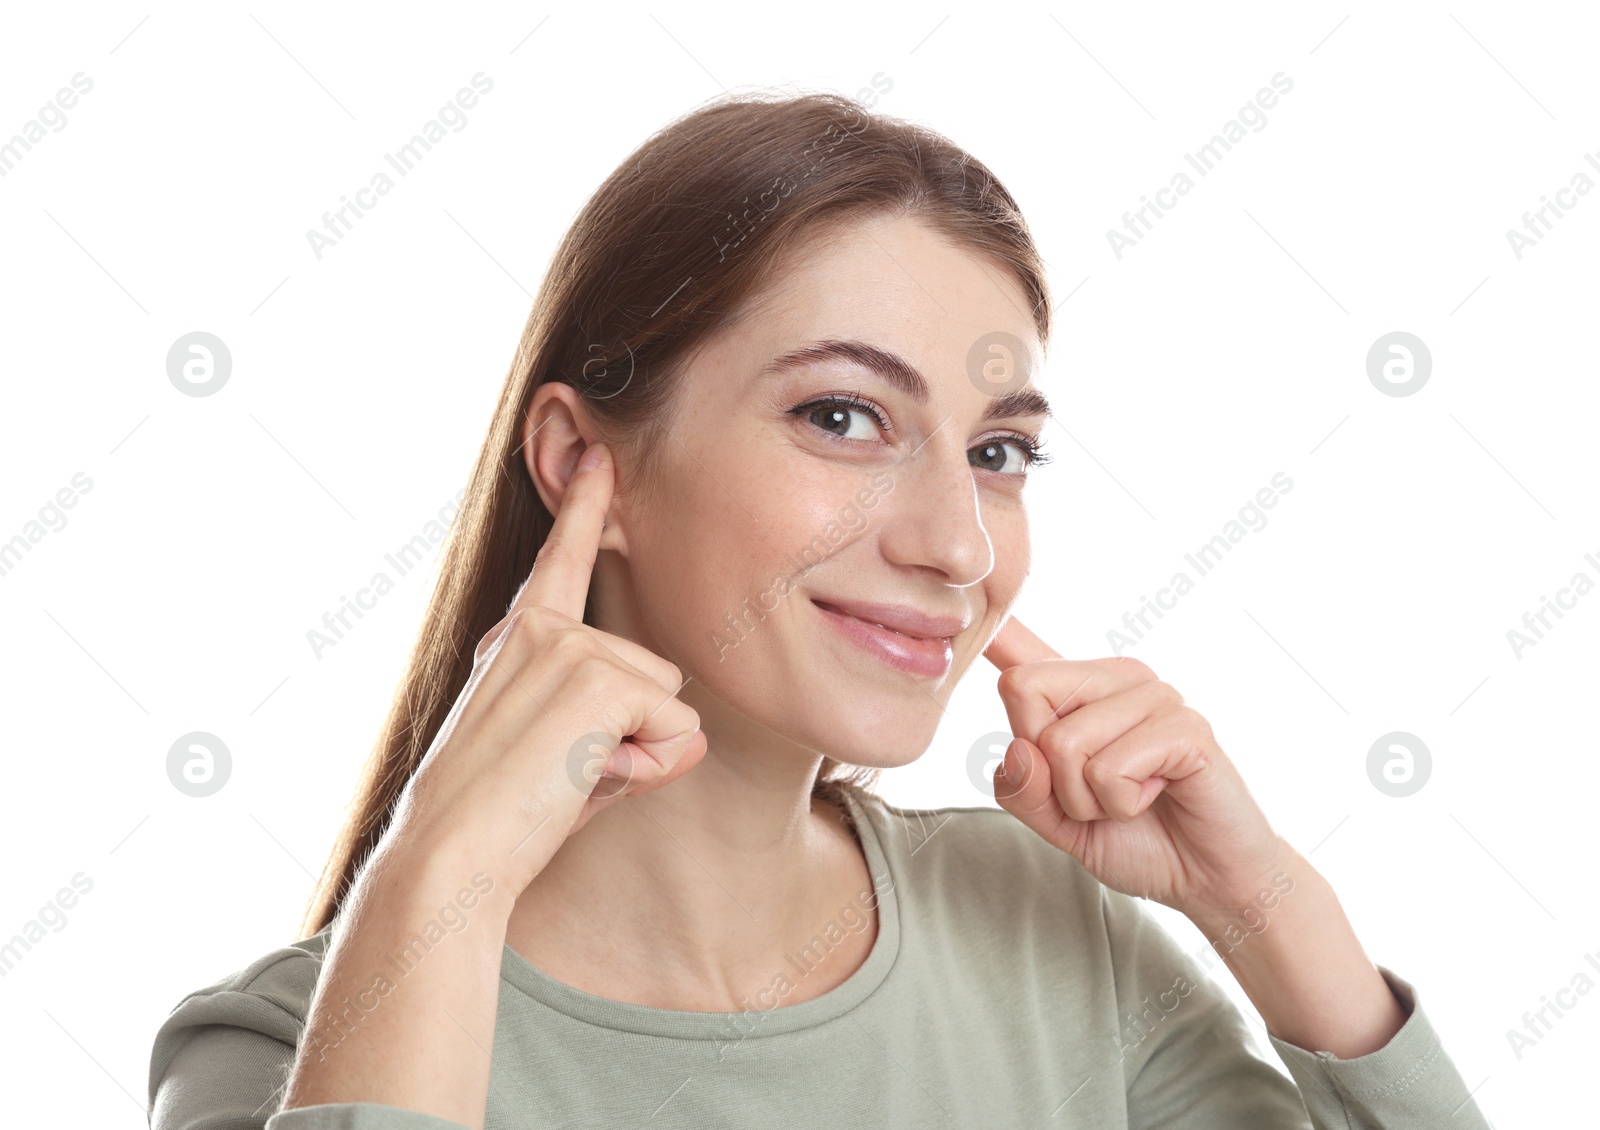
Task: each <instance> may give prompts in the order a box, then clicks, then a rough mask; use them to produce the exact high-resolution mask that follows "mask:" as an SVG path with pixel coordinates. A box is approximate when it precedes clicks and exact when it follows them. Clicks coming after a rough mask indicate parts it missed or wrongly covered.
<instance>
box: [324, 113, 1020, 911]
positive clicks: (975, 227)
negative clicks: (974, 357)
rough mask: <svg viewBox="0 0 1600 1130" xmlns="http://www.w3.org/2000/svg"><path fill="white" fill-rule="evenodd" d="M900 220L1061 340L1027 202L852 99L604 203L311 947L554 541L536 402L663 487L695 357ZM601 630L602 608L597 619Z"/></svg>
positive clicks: (499, 438) (496, 427) (559, 275)
mask: <svg viewBox="0 0 1600 1130" xmlns="http://www.w3.org/2000/svg"><path fill="white" fill-rule="evenodd" d="M885 213H886V214H890V215H904V216H913V217H915V218H917V219H919V220H921V221H922V222H924V223H926V224H927V225H928V226H929V227H930V228H931V229H933V230H934V231H936V232H939V233H940V234H941V235H943V236H944V237H945V238H947V239H949V240H951V241H952V242H954V243H956V244H957V245H958V246H962V247H964V248H968V249H970V250H972V251H974V252H976V253H979V254H982V255H984V256H986V257H987V258H988V259H989V260H990V261H992V262H994V263H996V264H998V265H999V266H1000V267H1001V268H1002V269H1003V270H1005V271H1008V272H1009V273H1010V274H1011V275H1012V276H1013V277H1014V278H1015V279H1016V281H1017V282H1018V283H1019V284H1020V285H1021V288H1022V291H1023V293H1024V294H1025V295H1026V296H1027V298H1028V300H1029V302H1030V304H1031V305H1032V308H1033V317H1034V321H1035V324H1036V326H1037V329H1038V332H1039V337H1040V340H1041V341H1046V342H1047V341H1048V340H1049V332H1050V299H1049V292H1048V290H1047V288H1046V284H1045V278H1044V269H1043V264H1042V261H1041V260H1040V258H1039V254H1038V251H1037V249H1036V248H1035V247H1034V243H1033V239H1032V236H1031V235H1030V234H1029V232H1028V229H1027V226H1026V225H1025V224H1024V222H1023V219H1022V215H1021V213H1020V211H1019V210H1018V208H1017V205H1016V202H1015V201H1014V200H1013V199H1012V197H1011V194H1010V193H1009V192H1007V191H1006V189H1005V187H1004V186H1002V185H1001V183H1000V182H999V180H997V179H996V178H995V176H994V174H992V173H991V172H990V171H989V170H988V169H987V168H986V167H984V165H983V164H982V163H980V162H979V161H978V160H977V159H976V158H974V157H972V156H971V155H969V154H968V153H967V152H965V151H964V150H963V149H961V148H960V147H959V146H957V145H955V144H954V143H953V142H951V141H950V140H949V139H947V138H945V137H943V136H941V135H939V134H937V133H935V132H933V131H932V130H929V129H927V128H925V127H922V126H919V125H916V124H913V123H910V122H906V121H902V120H900V119H897V118H892V117H888V116H886V115H883V114H880V113H873V112H871V111H870V110H869V109H868V108H867V107H866V106H864V105H863V104H862V103H860V102H858V101H856V100H854V99H851V98H846V97H843V96H840V95H836V94H831V93H816V94H805V95H801V96H786V97H776V96H774V95H772V94H768V93H757V94H754V95H749V94H746V95H729V96H725V97H721V98H718V99H716V100H714V101H712V102H710V103H708V104H706V105H705V106H703V107H701V108H700V109H698V110H695V111H693V112H691V113H689V114H687V115H685V116H683V117H681V118H679V119H678V120H677V121H674V122H672V123H670V124H669V125H667V126H666V127H665V128H663V129H661V130H660V131H659V132H657V133H656V134H655V135H654V136H652V137H651V138H650V139H649V140H647V141H646V142H645V143H644V144H643V145H641V146H640V147H639V148H638V149H637V150H635V151H634V153H633V154H632V155H631V156H629V157H628V158H627V159H626V160H624V161H623V162H622V163H621V165H619V166H618V167H617V169H616V171H615V172H613V173H612V174H611V175H610V177H608V178H607V179H606V181H605V183H604V184H602V185H601V186H600V188H599V189H598V190H597V191H596V192H595V193H594V195H593V196H592V197H591V198H590V199H589V201H588V202H587V204H586V205H585V206H584V208H583V210H582V211H581V212H580V213H579V215H578V217H577V219H576V220H574V221H573V224H572V227H571V228H570V229H569V230H568V231H567V233H566V236H565V238H564V239H563V240H562V241H561V244H560V246H559V247H558V248H557V249H556V252H555V255H554V256H553V258H552V260H551V262H550V267H549V270H548V271H547V272H546V275H545V278H544V282H543V284H542V285H541V287H540V289H539V294H538V297H537V298H535V299H534V303H533V309H532V311H531V312H530V313H529V315H528V320H527V323H526V325H525V326H524V327H523V331H522V339H521V340H520V341H519V342H518V343H517V350H516V354H515V356H514V357H513V359H512V362H511V369H510V372H509V373H508V374H507V375H506V380H505V385H504V387H503V388H502V389H501V393H500V402H499V404H498V405H497V407H496V409H495V413H494V417H493V419H492V420H491V421H490V424H489V433H488V435H487V437H486V438H485V439H484V442H483V448H482V450H481V451H480V452H479V454H478V459H477V462H476V463H475V465H474V466H473V468H472V474H471V477H470V479H469V480H468V484H467V490H466V496H465V498H464V499H463V502H462V506H461V509H460V511H459V513H458V514H457V516H456V519H455V522H454V524H453V525H452V527H451V530H450V533H449V536H448V539H447V541H446V543H445V546H444V550H443V556H442V558H441V563H440V573H439V578H438V582H437V584H436V586H435V588H434V591H433V596H432V598H431V600H430V601H429V603H428V609H427V613H426V614H425V616H424V618H423V621H422V627H421V631H420V633H419V634H418V637H417V642H416V644H415V646H414V647H413V649H412V652H411V658H410V662H409V664H408V666H407V669H406V675H405V679H404V681H403V682H402V683H401V684H400V687H399V689H398V691H397V693H396V695H395V698H394V701H393V704H392V705H391V706H390V708H389V713H388V717H387V718H386V719H385V720H384V724H383V729H382V732H381V733H380V734H379V736H378V740H377V743H376V745H375V747H374V748H373V750H372V753H371V755H370V756H369V758H368V760H367V763H366V765H365V767H364V768H363V770H362V774H361V779H360V784H359V787H358V790H357V793H356V796H355V798H354V801H353V803H352V805H351V807H350V809H349V813H348V816H347V819H346V822H345V825H344V827H343V828H342V830H341V832H340V835H339V838H338V840H337V841H336V843H335V845H334V848H333V851H332V853H331V854H330V856H329V858H328V861H327V863H326V864H325V865H324V868H323V873H322V877H321V879H320V880H319V882H318V885H317V888H316V890H315V891H314V892H313V894H312V897H311V900H310V901H309V903H308V904H307V908H306V914H305V918H304V920H303V922H302V928H304V929H305V930H306V933H305V934H304V935H302V936H309V935H310V934H314V933H316V932H318V931H320V930H321V929H322V928H323V927H324V926H326V925H328V923H329V922H331V921H332V920H333V918H334V916H335V915H336V914H337V913H338V911H339V908H340V906H341V905H342V902H343V899H344V895H345V893H346V892H347V891H348V890H349V888H350V885H351V883H352V882H354V880H355V878H356V875H357V874H358V873H359V871H360V869H361V867H362V866H363V864H364V863H365V861H366V859H367V857H368V855H369V854H370V853H371V852H372V850H373V848H374V846H375V845H376V844H377V843H378V841H379V840H380V839H381V838H382V836H383V834H384V831H385V830H386V829H387V828H388V826H389V820H390V817H391V815H392V813H393V810H394V806H395V803H396V801H397V800H398V799H399V796H400V794H401V792H402V791H403V790H404V788H405V786H406V783H407V782H408V781H409V780H410V779H411V775H412V774H413V773H414V772H415V771H416V768H417V766H418V764H420V763H421V761H422V758H423V755H424V754H425V753H426V752H427V751H428V748H429V747H430V745H431V744H432V743H433V739H434V735H435V734H436V733H437V731H438V729H439V727H440V725H441V724H442V723H443V722H444V719H445V717H446V716H447V715H448V714H449V712H450V708H451V706H452V704H453V703H454V702H455V700H456V697H457V696H458V695H459V694H460V693H461V689H462V687H464V686H465V685H466V681H467V677H468V675H469V674H470V673H471V670H472V664H473V653H474V649H475V648H476V646H477V644H478V641H479V640H480V639H481V638H482V637H483V635H484V634H485V633H487V632H488V630H489V629H490V628H491V627H492V626H493V625H494V624H495V623H496V622H497V621H498V620H500V618H501V617H503V616H504V615H505V613H506V609H507V607H508V606H509V605H510V603H511V600H512V598H513V597H514V596H515V595H516V592H517V589H518V586H520V585H521V584H522V582H523V580H524V579H525V578H526V577H527V575H528V572H529V570H531V569H532V568H533V559H534V556H535V555H536V554H537V553H538V551H539V547H540V546H541V545H543V544H544V540H545V538H546V536H547V535H548V534H549V532H550V527H551V524H552V521H553V519H552V516H551V514H550V512H549V511H548V510H547V509H546V508H545V506H544V504H543V503H542V502H541V501H540V499H539V495H538V493H537V492H536V491H535V490H534V488H533V484H532V482H531V480H530V479H529V477H528V472H527V469H526V464H525V463H524V461H523V452H522V450H521V423H522V419H523V417H524V415H525V414H526V412H527V410H528V405H529V402H530V400H531V399H532V397H533V393H534V390H535V389H536V388H537V387H538V386H539V385H540V384H542V383H544V382H545V381H563V382H565V383H567V384H571V385H573V386H574V387H576V388H577V389H578V390H579V391H580V392H582V393H583V394H584V395H585V404H586V406H587V407H588V408H589V410H590V412H591V416H592V420H593V423H594V426H595V428H596V429H597V430H598V431H599V432H600V433H601V434H602V436H604V437H605V438H606V439H607V441H608V442H609V443H610V444H611V445H612V448H613V450H615V451H617V452H618V455H619V458H618V461H617V463H618V470H619V476H620V478H619V482H618V484H617V490H618V491H619V492H624V491H626V490H627V489H629V487H630V486H631V485H632V483H633V482H635V481H636V482H638V483H639V484H640V485H642V486H643V487H644V488H645V489H648V484H649V478H650V476H649V473H648V471H649V465H650V458H651V454H652V452H653V451H655V450H657V446H658V444H657V441H656V439H655V436H654V429H652V428H650V427H648V426H647V425H649V424H650V423H652V422H653V421H657V420H659V419H661V418H663V415H664V412H665V410H666V408H667V406H668V404H669V401H670V397H671V396H672V392H673V387H674V384H675V381H674V377H675V375H676V374H677V373H678V372H679V371H681V369H682V368H683V366H684V364H685V362H686V361H687V360H688V358H689V357H690V356H691V355H692V353H693V351H694V350H695V348H696V347H697V346H699V345H700V344H702V343H703V342H704V341H705V340H706V339H707V338H708V337H710V336H711V335H712V334H714V333H716V332H717V331H718V330H719V329H721V328H723V327H724V326H726V325H728V324H729V323H730V322H731V321H732V320H733V318H734V317H735V316H738V315H739V314H741V312H742V311H743V310H744V309H745V308H746V307H745V304H746V302H747V301H748V300H750V299H752V298H754V297H757V296H759V294H760V292H761V290H762V288H763V285H764V283H765V281H766V280H767V279H768V278H769V277H770V276H771V271H772V268H773V266H774V264H775V263H777V262H778V260H779V259H780V257H781V256H783V255H784V254H785V253H786V252H787V251H789V250H790V249H791V248H794V247H795V246H797V245H798V244H800V243H802V242H808V241H810V240H813V239H817V238H819V237H822V236H825V235H826V233H827V232H828V231H829V230H831V229H833V228H834V226H835V225H839V224H844V223H849V222H851V221H855V220H860V219H863V218H866V217H868V216H871V215H879V214H885ZM662 501H663V504H665V505H670V504H671V500H670V499H663V500H662ZM593 616H594V609H593V604H592V599H591V602H590V605H589V607H588V608H587V609H586V610H585V615H584V620H585V622H586V623H590V624H592V623H594V618H593ZM877 772H878V771H877V770H875V769H872V770H867V769H860V768H851V767H849V766H846V765H844V764H842V763H840V762H836V761H833V760H832V759H827V758H825V759H824V760H823V762H822V765H821V767H820V769H819V770H818V773H817V780H816V785H815V791H816V792H817V793H818V794H819V795H821V796H823V797H826V798H830V799H832V800H834V802H835V803H837V802H838V798H839V793H840V790H841V789H842V788H844V787H846V786H847V784H849V783H854V784H857V785H861V786H869V785H871V784H872V783H873V781H875V779H876V776H877Z"/></svg>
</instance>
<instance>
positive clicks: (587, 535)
mask: <svg viewBox="0 0 1600 1130" xmlns="http://www.w3.org/2000/svg"><path fill="white" fill-rule="evenodd" d="M596 455H598V457H599V460H600V462H599V463H598V464H596V465H594V466H585V463H586V462H587V461H588V460H589V459H591V458H593V457H595V456H596ZM615 466H616V465H615V464H614V463H613V462H612V461H611V452H610V450H609V449H608V448H607V447H606V445H605V444H603V443H593V444H590V445H589V449H588V450H587V451H585V452H584V453H583V458H581V459H579V460H578V466H577V469H576V470H575V471H574V472H573V474H572V478H570V479H568V480H567V490H566V493H565V494H564V495H563V496H562V499H561V507H560V509H559V510H558V511H557V512H556V516H555V524H554V525H552V526H551V527H550V534H549V536H548V537H546V538H545V539H544V544H543V545H541V546H540V547H539V553H538V556H536V557H535V558H534V559H533V569H532V570H531V571H530V572H529V573H528V579H527V580H525V581H523V582H522V588H521V589H519V590H518V592H517V595H516V597H515V598H514V599H513V600H512V601H511V607H510V608H508V609H507V610H506V616H507V617H510V616H512V615H513V614H515V613H516V612H518V611H520V610H522V609H524V608H527V607H529V606H530V605H535V604H539V605H543V606H544V607H546V608H553V609H555V610H556V611H557V612H560V613H562V614H563V615H565V616H570V617H571V618H572V619H574V620H579V621H581V620H582V619H583V606H584V604H585V603H586V602H587V601H588V598H589V578H590V577H591V576H592V575H593V573H594V561H595V558H596V557H597V556H598V555H599V553H600V531H601V530H602V529H604V528H605V521H606V511H607V510H609V509H610V508H611V492H612V487H613V485H614V484H613V481H612V475H613V473H614V471H615Z"/></svg>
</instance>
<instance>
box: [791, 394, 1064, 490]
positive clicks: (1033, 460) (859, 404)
mask: <svg viewBox="0 0 1600 1130" xmlns="http://www.w3.org/2000/svg"><path fill="white" fill-rule="evenodd" d="M818 408H854V409H855V410H856V411H858V412H861V413H863V414H865V415H867V416H870V417H871V418H872V421H873V422H874V423H875V424H877V425H878V427H880V428H882V429H883V430H884V431H886V432H887V431H892V430H893V429H892V428H891V427H890V425H889V421H888V420H887V419H885V418H884V415H883V413H882V412H880V411H879V410H878V406H877V405H876V404H873V403H872V401H870V400H866V399H863V398H862V397H859V396H855V395H852V394H850V393H835V394H833V395H831V396H824V397H821V398H819V399H817V400H809V401H807V402H806V403H804V404H799V405H796V406H795V407H793V408H791V409H789V414H790V415H791V416H799V417H801V418H802V419H804V418H805V417H807V416H809V415H810V414H811V413H812V412H814V411H816V410H817V409H818ZM818 430H819V431H822V432H824V433H825V434H827V435H830V436H832V438H834V439H843V438H844V437H843V436H835V435H833V433H831V432H828V431H827V429H826V428H819V429H818ZM986 442H988V443H1000V442H1005V443H1011V444H1015V445H1016V446H1017V447H1018V448H1019V449H1020V450H1021V451H1022V453H1023V455H1024V456H1026V457H1027V460H1028V463H1027V467H1026V468H1025V471H1024V473H1025V472H1026V470H1031V469H1032V468H1034V467H1039V466H1042V465H1044V464H1045V463H1048V462H1050V456H1049V455H1048V454H1046V452H1045V449H1044V443H1043V441H1042V440H1037V439H1034V438H1033V437H1032V436H1026V435H1023V434H1022V433H1021V432H1003V433H1002V434H1000V435H998V436H993V437H991V438H990V439H989V440H987V441H986Z"/></svg>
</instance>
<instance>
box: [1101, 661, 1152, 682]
mask: <svg viewBox="0 0 1600 1130" xmlns="http://www.w3.org/2000/svg"><path fill="white" fill-rule="evenodd" d="M1111 662H1112V663H1115V664H1116V665H1117V670H1118V671H1120V672H1122V673H1123V674H1132V675H1133V676H1135V677H1136V678H1138V679H1139V680H1140V681H1143V682H1148V681H1149V680H1151V679H1154V678H1155V677H1156V673H1155V672H1154V671H1153V670H1151V669H1150V665H1149V664H1148V663H1146V662H1145V661H1144V660H1142V659H1136V658H1134V657H1133V656H1131V655H1118V656H1115V657H1113V658H1112V659H1111Z"/></svg>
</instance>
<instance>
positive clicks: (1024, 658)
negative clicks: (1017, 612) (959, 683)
mask: <svg viewBox="0 0 1600 1130" xmlns="http://www.w3.org/2000/svg"><path fill="white" fill-rule="evenodd" d="M983 657H984V658H985V659H987V660H988V661H989V662H990V663H993V664H994V665H995V666H996V667H998V668H1000V670H1002V671H1004V670H1005V669H1006V668H1007V667H1015V666H1017V665H1018V664H1019V663H1037V662H1039V661H1040V660H1042V659H1060V658H1061V656H1060V655H1057V654H1056V652H1055V651H1054V650H1052V648H1051V647H1050V645H1049V644H1047V643H1045V642H1044V641H1043V640H1042V639H1040V638H1039V637H1038V636H1036V635H1034V634H1033V632H1031V631H1029V630H1028V627H1027V625H1025V624H1023V622H1022V621H1021V620H1018V619H1017V618H1016V617H1015V616H1012V617H1009V618H1008V619H1007V620H1006V622H1005V623H1004V624H1003V625H1001V628H1000V631H999V632H997V633H995V637H994V639H993V640H991V641H990V642H989V646H988V647H986V648H984V650H983Z"/></svg>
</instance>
